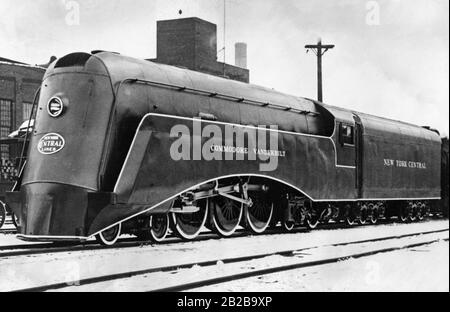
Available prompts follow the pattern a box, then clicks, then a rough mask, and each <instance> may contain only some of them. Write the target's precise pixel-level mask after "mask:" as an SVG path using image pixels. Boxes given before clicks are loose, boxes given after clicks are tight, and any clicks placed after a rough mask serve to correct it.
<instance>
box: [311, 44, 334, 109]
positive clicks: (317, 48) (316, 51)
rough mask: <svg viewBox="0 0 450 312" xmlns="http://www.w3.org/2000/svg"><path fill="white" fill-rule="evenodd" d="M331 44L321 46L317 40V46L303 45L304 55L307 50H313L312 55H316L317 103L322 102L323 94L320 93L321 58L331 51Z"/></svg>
mask: <svg viewBox="0 0 450 312" xmlns="http://www.w3.org/2000/svg"><path fill="white" fill-rule="evenodd" d="M333 48H334V45H333V44H322V40H321V39H319V42H317V44H308V45H305V49H307V50H306V53H308V51H309V50H313V51H314V54H316V55H317V100H318V101H319V102H322V101H323V93H322V56H323V55H324V54H325V52H327V51H328V50H330V49H333Z"/></svg>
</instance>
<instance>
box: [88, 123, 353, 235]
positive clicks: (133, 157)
mask: <svg viewBox="0 0 450 312" xmlns="http://www.w3.org/2000/svg"><path fill="white" fill-rule="evenodd" d="M227 127H229V128H228V129H227ZM230 129H232V130H234V131H237V132H239V131H240V130H242V131H245V141H244V144H243V145H241V144H242V142H241V143H239V141H238V140H236V139H235V138H232V139H231V140H230V138H229V137H228V138H227V137H226V133H227V131H230ZM253 130H256V131H255V132H252V131H253ZM180 131H181V132H180ZM263 137H264V138H265V139H263ZM270 137H272V139H274V138H275V139H276V144H274V143H275V141H273V140H272V141H270V139H271V138H270ZM255 138H256V140H255ZM262 140H266V143H267V147H263V148H262V149H264V151H262V150H261V151H259V150H258V151H256V154H255V155H253V156H254V158H252V156H251V155H252V153H253V152H254V150H253V148H257V149H260V148H261V147H260V144H261V141H262ZM269 142H270V143H269ZM267 152H269V153H272V154H273V155H277V156H274V157H272V158H271V159H270V160H269V159H266V160H263V158H260V157H261V155H262V154H266V153H267ZM210 158H211V159H210ZM232 159H233V160H232ZM271 162H272V163H271ZM272 165H273V166H272ZM230 176H241V177H242V176H259V177H264V178H267V180H268V181H270V180H275V181H278V182H281V183H283V184H285V185H287V186H290V187H292V188H293V189H296V190H298V191H300V192H302V193H303V194H305V195H306V196H308V197H310V198H311V199H314V200H319V201H320V200H323V201H328V200H331V201H332V200H340V199H349V198H355V196H356V194H355V188H354V170H352V169H347V168H338V167H336V163H335V147H334V143H333V141H332V140H331V139H330V138H327V137H318V136H309V135H302V134H297V133H288V132H278V131H268V130H265V131H263V130H261V129H260V130H259V131H258V130H257V129H255V128H251V127H242V126H240V125H236V124H227V123H221V122H211V121H200V120H198V119H192V118H180V117H176V116H167V115H158V114H149V115H148V116H147V117H146V118H145V119H144V120H143V122H142V124H141V126H140V128H139V130H138V132H137V135H136V137H135V139H134V143H133V144H132V146H131V149H130V152H129V155H128V157H127V161H126V162H125V164H124V167H123V169H122V172H121V174H120V176H119V179H118V182H117V185H116V187H115V190H114V191H115V193H116V194H117V201H118V203H119V205H118V206H117V207H112V206H110V207H106V208H105V209H103V210H102V211H101V212H100V214H99V215H98V217H97V218H96V219H95V221H94V222H93V224H92V226H91V228H90V231H89V233H90V234H92V233H96V232H98V231H100V230H102V229H104V228H105V227H106V226H108V225H110V224H113V223H116V222H119V221H121V220H124V219H127V218H131V217H133V216H136V215H137V214H141V213H143V212H146V211H148V210H152V209H154V208H156V207H157V209H158V210H157V211H156V210H154V211H153V212H154V213H156V212H167V211H168V209H169V208H170V207H169V206H167V205H165V206H159V205H160V204H161V203H164V202H168V201H170V200H171V199H173V198H174V197H175V196H178V195H179V194H181V193H184V192H186V191H188V190H190V189H192V188H195V187H198V186H199V185H201V184H204V183H206V182H209V181H214V180H216V179H219V178H224V177H230ZM121 205H122V208H119V207H120V206H121ZM158 206H159V207H158ZM124 207H126V208H124ZM164 209H165V210H164Z"/></svg>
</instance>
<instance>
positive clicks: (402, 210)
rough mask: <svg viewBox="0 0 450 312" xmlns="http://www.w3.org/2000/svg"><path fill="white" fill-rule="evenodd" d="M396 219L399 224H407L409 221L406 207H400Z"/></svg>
mask: <svg viewBox="0 0 450 312" xmlns="http://www.w3.org/2000/svg"><path fill="white" fill-rule="evenodd" d="M398 218H399V220H400V221H401V222H404V223H405V222H407V221H408V219H409V209H408V207H402V208H400V211H399V214H398Z"/></svg>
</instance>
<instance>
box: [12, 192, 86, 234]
mask: <svg viewBox="0 0 450 312" xmlns="http://www.w3.org/2000/svg"><path fill="white" fill-rule="evenodd" d="M21 193H22V194H21V195H22V196H21V197H22V202H21V203H20V210H21V211H20V219H21V222H20V234H21V235H22V236H25V238H26V237H27V236H30V237H37V238H38V237H54V238H58V237H59V238H65V239H70V238H71V237H72V238H74V239H78V238H82V237H83V236H84V234H85V233H84V232H85V219H86V215H87V213H86V212H87V190H85V189H82V188H78V187H74V186H68V185H62V184H52V183H36V184H28V185H25V186H23V187H22V189H21Z"/></svg>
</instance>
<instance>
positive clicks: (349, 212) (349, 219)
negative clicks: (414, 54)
mask: <svg viewBox="0 0 450 312" xmlns="http://www.w3.org/2000/svg"><path fill="white" fill-rule="evenodd" d="M345 214H346V216H345V224H347V225H348V226H354V225H355V224H356V217H355V214H354V213H353V209H352V206H351V205H349V204H347V205H345Z"/></svg>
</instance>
